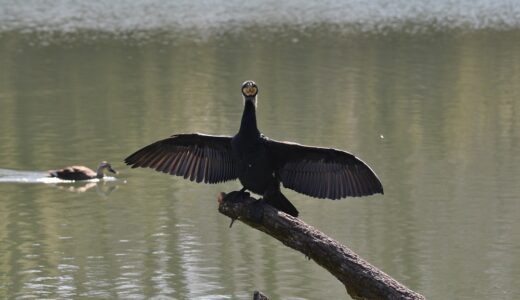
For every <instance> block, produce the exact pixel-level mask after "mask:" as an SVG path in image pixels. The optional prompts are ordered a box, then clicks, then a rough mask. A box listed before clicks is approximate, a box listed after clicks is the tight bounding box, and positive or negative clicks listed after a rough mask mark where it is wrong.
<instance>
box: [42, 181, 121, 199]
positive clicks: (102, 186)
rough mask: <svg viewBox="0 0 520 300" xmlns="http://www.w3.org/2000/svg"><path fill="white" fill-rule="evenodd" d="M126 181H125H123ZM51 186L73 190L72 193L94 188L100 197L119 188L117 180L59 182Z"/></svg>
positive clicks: (106, 195)
mask: <svg viewBox="0 0 520 300" xmlns="http://www.w3.org/2000/svg"><path fill="white" fill-rule="evenodd" d="M123 183H126V181H123ZM52 185H53V186H55V187H57V188H58V189H60V190H64V191H68V192H73V193H84V192H86V191H88V190H90V189H92V188H96V193H97V194H98V195H99V196H101V197H108V196H110V194H112V193H113V192H114V191H115V190H117V189H118V188H119V184H118V183H117V182H114V181H112V182H107V181H104V180H103V181H96V182H93V181H88V182H67V183H65V182H63V183H62V182H60V183H54V184H52Z"/></svg>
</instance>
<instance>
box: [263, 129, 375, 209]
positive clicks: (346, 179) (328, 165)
mask: <svg viewBox="0 0 520 300" xmlns="http://www.w3.org/2000/svg"><path fill="white" fill-rule="evenodd" d="M265 143H266V145H267V148H268V151H269V152H270V153H271V155H272V157H273V158H274V161H275V168H276V172H277V175H278V177H279V178H280V180H281V182H282V183H283V185H284V187H286V188H290V189H293V190H295V191H297V192H299V193H302V194H305V195H309V196H312V197H316V198H328V199H340V198H343V197H347V196H352V197H358V196H366V195H372V194H375V193H381V194H383V185H382V184H381V181H379V178H378V177H377V175H376V174H375V173H374V171H372V169H370V167H369V166H368V165H367V164H365V163H364V162H363V161H362V160H360V159H359V158H357V157H355V156H354V155H352V154H350V153H348V152H344V151H340V150H336V149H331V148H319V147H310V146H304V145H300V144H296V143H288V142H278V141H274V140H269V139H265Z"/></svg>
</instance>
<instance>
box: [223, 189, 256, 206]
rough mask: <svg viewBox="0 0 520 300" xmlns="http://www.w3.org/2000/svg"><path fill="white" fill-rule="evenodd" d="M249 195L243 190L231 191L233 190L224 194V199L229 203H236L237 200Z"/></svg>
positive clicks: (239, 200)
mask: <svg viewBox="0 0 520 300" xmlns="http://www.w3.org/2000/svg"><path fill="white" fill-rule="evenodd" d="M249 195H250V194H249V193H248V192H244V191H242V190H240V191H233V192H231V193H229V194H227V195H226V201H229V202H231V203H238V202H241V201H242V199H244V198H248V197H249Z"/></svg>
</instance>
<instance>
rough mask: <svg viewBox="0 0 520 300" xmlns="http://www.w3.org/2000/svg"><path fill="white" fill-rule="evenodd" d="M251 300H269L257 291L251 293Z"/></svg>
mask: <svg viewBox="0 0 520 300" xmlns="http://www.w3.org/2000/svg"><path fill="white" fill-rule="evenodd" d="M253 300H269V298H267V296H266V295H264V294H262V293H261V292H259V291H255V292H254V293H253Z"/></svg>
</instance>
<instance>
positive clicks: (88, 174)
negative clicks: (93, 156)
mask: <svg viewBox="0 0 520 300" xmlns="http://www.w3.org/2000/svg"><path fill="white" fill-rule="evenodd" d="M49 174H51V176H53V177H58V178H61V179H65V180H86V179H90V178H92V177H96V175H97V173H96V172H94V171H93V170H91V169H90V168H87V167H85V166H69V167H65V168H63V169H59V170H52V171H49Z"/></svg>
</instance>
